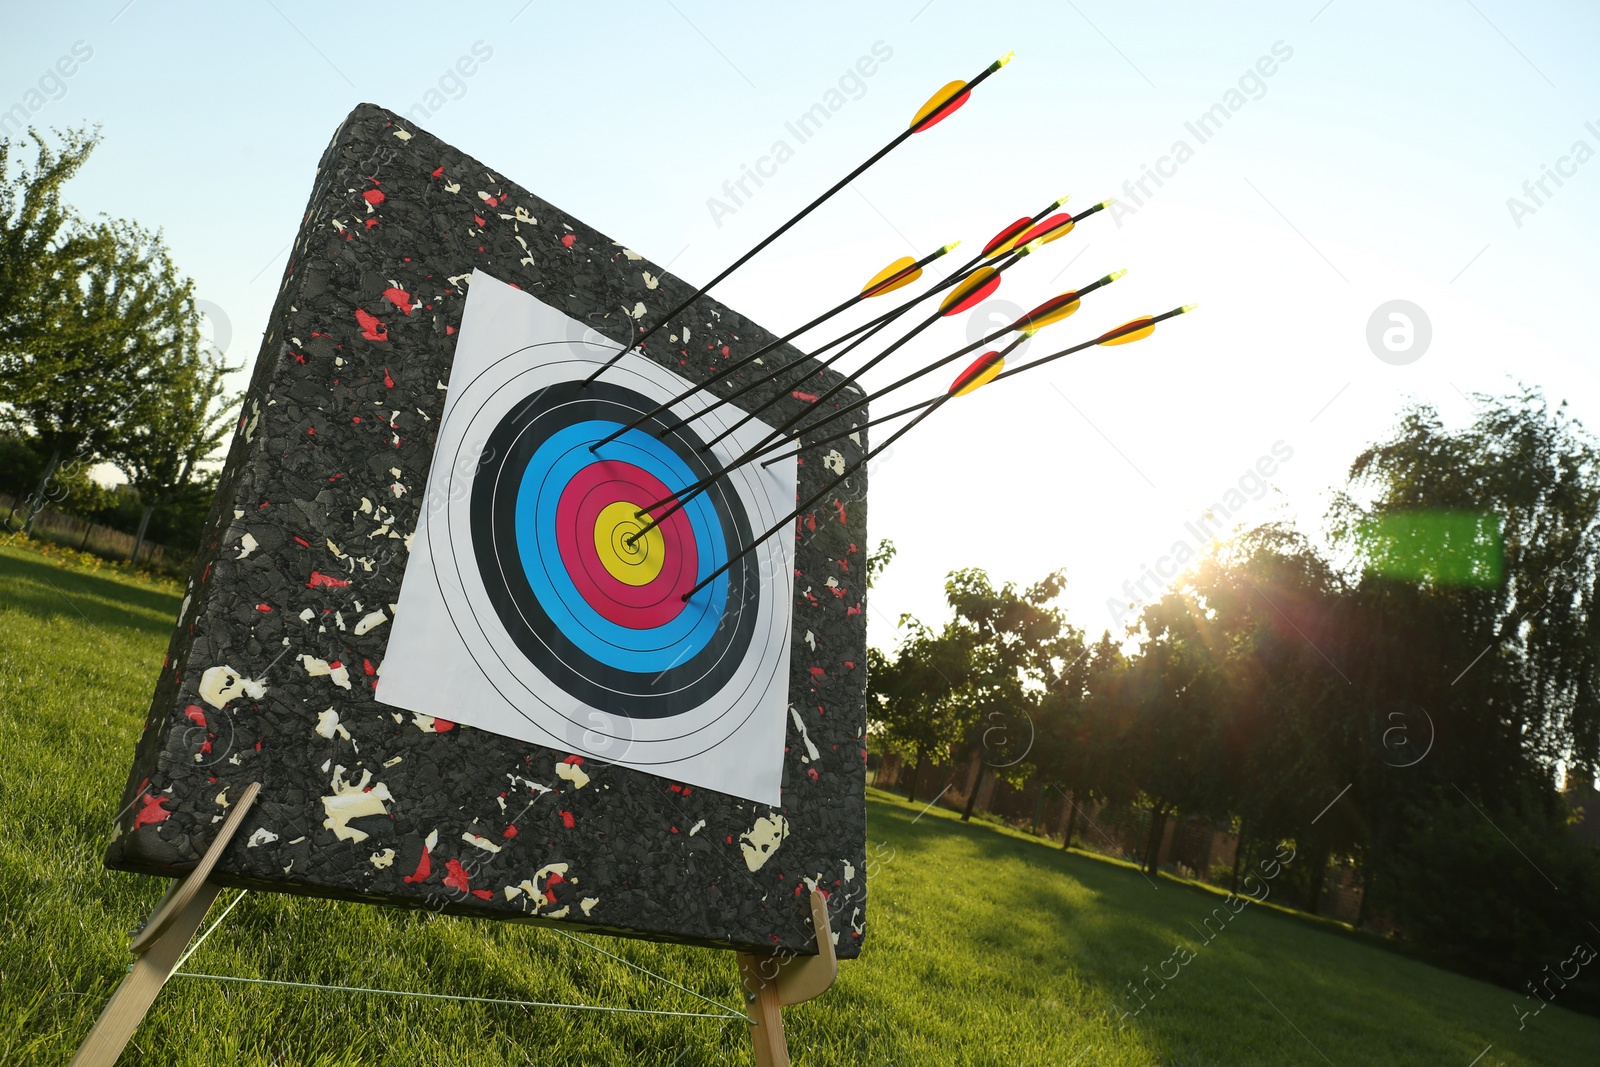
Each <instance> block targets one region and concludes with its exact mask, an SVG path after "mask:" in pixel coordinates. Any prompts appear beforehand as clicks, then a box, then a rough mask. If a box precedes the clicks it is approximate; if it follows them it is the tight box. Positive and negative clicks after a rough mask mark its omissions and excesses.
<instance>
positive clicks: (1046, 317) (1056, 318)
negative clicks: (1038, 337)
mask: <svg viewBox="0 0 1600 1067" xmlns="http://www.w3.org/2000/svg"><path fill="white" fill-rule="evenodd" d="M1078 305H1079V301H1077V300H1074V301H1073V302H1072V303H1070V304H1063V305H1061V306H1060V307H1058V308H1056V309H1055V310H1054V311H1050V312H1047V313H1045V314H1043V315H1039V316H1036V317H1034V318H1032V319H1029V320H1028V329H1030V330H1037V329H1039V328H1041V327H1044V326H1048V325H1050V324H1051V323H1052V322H1060V321H1061V320H1062V319H1064V318H1066V317H1067V316H1068V315H1071V314H1072V313H1073V312H1075V311H1077V310H1078Z"/></svg>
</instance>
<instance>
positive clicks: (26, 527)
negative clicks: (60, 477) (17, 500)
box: [22, 446, 61, 534]
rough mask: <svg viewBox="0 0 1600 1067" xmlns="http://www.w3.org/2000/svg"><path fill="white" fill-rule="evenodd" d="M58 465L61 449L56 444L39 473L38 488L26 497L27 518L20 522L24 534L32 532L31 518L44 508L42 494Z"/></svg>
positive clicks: (48, 485) (59, 464)
mask: <svg viewBox="0 0 1600 1067" xmlns="http://www.w3.org/2000/svg"><path fill="white" fill-rule="evenodd" d="M60 466H61V449H60V447H59V446H58V447H57V448H55V449H54V450H53V451H52V452H51V453H50V462H49V463H46V464H45V465H44V473H43V474H41V475H39V488H37V489H35V490H34V491H33V496H32V497H30V498H29V499H28V518H27V520H26V521H24V522H23V524H22V532H23V533H24V534H32V533H33V520H34V519H36V518H38V517H39V512H41V511H43V510H44V494H45V492H46V490H48V489H49V488H50V479H52V478H54V477H55V476H56V468H58V467H60Z"/></svg>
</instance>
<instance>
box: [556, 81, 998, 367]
mask: <svg viewBox="0 0 1600 1067" xmlns="http://www.w3.org/2000/svg"><path fill="white" fill-rule="evenodd" d="M1015 54H1016V53H1015V52H1007V53H1006V54H1005V55H1003V56H1001V57H1000V58H999V59H997V60H995V61H994V62H993V63H990V64H989V65H988V66H987V67H985V68H983V72H982V73H981V74H979V75H978V76H977V77H976V78H973V79H972V81H970V82H965V81H961V80H959V79H958V80H956V81H953V82H950V83H948V84H946V85H945V86H944V87H943V88H941V89H940V90H939V91H938V92H936V93H934V94H933V95H932V96H930V97H929V98H928V101H927V103H925V104H923V105H922V107H921V109H919V110H918V111H917V113H916V115H915V116H913V117H912V119H911V125H910V126H908V127H907V128H906V129H905V130H904V131H902V132H901V133H899V134H897V135H896V136H895V138H894V139H893V140H892V141H890V142H889V143H888V144H886V145H884V146H883V147H882V148H880V149H878V150H877V151H876V152H874V153H873V154H872V155H871V156H869V157H868V158H867V161H866V162H865V163H862V164H861V165H860V166H859V167H857V168H856V169H855V170H853V171H851V172H850V173H849V174H846V175H845V176H844V177H843V178H840V179H839V180H838V181H837V182H835V183H834V184H833V186H832V187H831V188H829V189H828V191H827V192H825V193H823V194H822V195H821V196H819V197H817V198H816V199H815V200H813V201H811V203H809V204H807V205H806V206H805V207H804V208H802V209H801V210H800V212H799V214H797V215H795V216H793V217H792V218H790V219H789V221H788V222H785V223H784V224H783V225H782V226H779V227H778V228H777V229H776V230H773V231H772V232H771V233H770V234H768V235H767V236H766V237H765V238H763V239H762V240H761V242H760V243H759V244H757V245H756V246H755V247H754V248H752V249H750V251H748V252H746V253H745V254H744V255H742V256H740V257H739V258H738V259H736V260H734V261H733V263H732V264H730V265H729V266H728V267H727V268H726V269H724V270H723V272H722V273H721V274H718V275H717V276H716V277H715V278H712V279H711V280H710V281H709V282H707V283H706V284H704V285H702V286H701V287H700V288H699V289H696V290H695V291H694V293H692V294H691V295H690V296H689V298H688V299H687V300H685V301H684V302H683V303H681V304H679V305H678V306H677V307H675V308H673V309H672V310H671V311H669V312H667V313H666V314H665V315H663V316H662V317H661V318H660V319H659V320H658V321H657V322H656V324H655V325H654V326H652V327H650V329H648V330H646V331H645V332H644V334H643V335H642V336H640V337H638V338H637V339H635V340H634V341H633V343H631V344H630V345H628V347H627V348H624V349H623V350H622V351H621V352H618V353H617V354H616V355H614V356H612V357H611V358H610V359H609V360H607V361H606V362H605V363H604V364H602V365H601V367H600V369H599V370H596V371H595V372H594V373H593V374H591V375H589V377H588V378H586V379H585V380H584V383H583V384H584V385H588V384H589V383H590V382H592V381H594V380H595V379H596V378H598V377H600V375H601V374H603V373H604V372H605V371H606V370H607V369H608V368H610V367H611V366H612V365H613V364H614V363H616V362H617V360H619V359H621V358H622V357H623V356H624V355H625V354H626V353H628V352H631V351H632V350H633V349H634V348H636V347H638V346H639V345H642V344H644V342H645V341H647V340H649V339H650V337H651V335H652V334H654V333H655V332H656V331H657V330H659V329H661V327H662V326H664V325H666V324H667V323H668V322H670V321H671V320H672V319H674V318H676V317H677V316H678V315H680V314H682V313H683V311H684V309H686V308H687V307H688V306H689V305H690V304H693V303H694V302H695V301H696V300H698V299H700V297H702V296H704V295H705V294H706V293H707V292H709V291H710V290H711V287H712V286H714V285H716V284H717V283H718V282H720V281H722V280H723V279H724V278H726V277H727V276H728V275H730V274H732V273H733V272H734V271H736V270H738V269H739V268H740V267H742V266H744V264H745V263H746V262H748V261H749V260H750V258H751V257H752V256H754V255H755V254H756V253H757V252H760V251H761V250H762V249H763V248H765V247H767V246H768V245H770V244H771V243H772V242H773V241H776V240H777V239H778V238H779V237H782V236H783V235H784V234H785V233H786V232H788V230H789V228H790V227H791V226H793V225H795V223H797V222H799V221H800V220H801V219H803V218H805V217H806V216H807V215H809V214H811V213H812V212H813V211H815V210H816V209H817V208H819V207H821V206H822V204H823V203H824V202H825V201H826V200H827V199H828V198H829V197H831V196H833V194H834V193H837V192H838V191H839V190H840V189H843V188H844V187H845V186H847V185H849V184H850V183H851V182H853V181H855V180H856V179H857V178H858V177H860V176H861V175H862V174H863V173H865V172H866V170H867V168H868V167H871V166H872V165H873V164H874V163H876V162H878V160H880V159H882V158H883V157H884V156H886V155H888V154H889V153H890V152H892V151H894V150H895V149H896V148H898V147H900V145H901V143H902V142H904V141H905V140H906V139H908V138H909V137H911V136H912V135H913V134H917V133H921V132H922V131H923V130H926V129H931V128H932V127H934V126H937V125H938V124H939V123H941V122H943V121H944V120H945V119H947V118H949V117H950V116H951V115H953V114H954V113H955V112H956V111H957V110H958V109H960V108H961V107H962V106H963V105H965V104H966V102H967V100H968V98H970V97H971V95H972V90H974V89H976V88H977V87H978V86H979V85H980V84H981V83H982V82H983V80H984V79H985V78H988V77H989V76H990V75H991V74H993V73H995V72H996V71H997V70H999V69H1000V68H1001V67H1003V66H1005V65H1006V64H1007V63H1010V62H1011V57H1012V56H1013V55H1015Z"/></svg>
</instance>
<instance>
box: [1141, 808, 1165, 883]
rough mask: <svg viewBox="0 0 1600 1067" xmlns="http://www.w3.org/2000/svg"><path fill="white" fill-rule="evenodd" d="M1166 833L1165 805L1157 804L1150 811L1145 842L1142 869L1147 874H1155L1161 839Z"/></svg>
mask: <svg viewBox="0 0 1600 1067" xmlns="http://www.w3.org/2000/svg"><path fill="white" fill-rule="evenodd" d="M1166 834H1167V806H1166V804H1165V803H1163V804H1158V805H1157V806H1156V809H1155V810H1154V811H1153V812H1151V813H1150V836H1149V838H1148V840H1147V841H1146V842H1145V851H1144V869H1145V871H1146V872H1147V873H1149V874H1155V873H1156V870H1157V868H1158V867H1159V866H1160V859H1161V839H1162V838H1164V837H1165V836H1166Z"/></svg>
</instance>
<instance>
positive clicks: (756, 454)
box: [629, 270, 1127, 544]
mask: <svg viewBox="0 0 1600 1067" xmlns="http://www.w3.org/2000/svg"><path fill="white" fill-rule="evenodd" d="M1126 273H1127V271H1121V270H1119V271H1114V272H1112V273H1111V274H1108V275H1106V276H1105V277H1103V278H1099V279H1097V280H1095V281H1093V282H1091V283H1089V284H1088V285H1086V286H1084V287H1083V288H1082V289H1073V290H1069V291H1068V292H1065V293H1061V294H1060V295H1058V296H1053V297H1051V298H1050V299H1049V300H1046V301H1045V302H1044V303H1042V304H1040V305H1039V306H1038V307H1036V308H1034V309H1033V310H1032V311H1030V312H1028V313H1027V314H1025V315H1023V316H1022V317H1021V318H1019V319H1017V321H1016V322H1013V323H1012V324H1011V325H1009V326H1004V327H1001V328H1000V329H998V330H996V331H995V332H994V333H992V334H990V335H989V336H987V337H983V338H980V339H978V340H977V341H974V342H973V343H972V344H970V345H967V346H966V347H965V348H961V349H958V350H956V351H955V352H952V353H951V354H950V355H948V356H944V357H942V358H940V359H937V360H935V361H934V362H932V363H930V364H928V365H927V366H925V367H922V368H920V369H919V370H916V371H914V372H912V373H911V374H908V375H906V376H905V377H904V378H901V379H900V380H899V381H897V382H895V383H894V384H893V385H889V386H885V387H884V388H882V389H880V390H878V391H877V392H876V393H873V394H870V395H868V396H864V397H862V398H861V399H859V400H856V401H854V402H852V403H851V404H849V405H847V406H846V407H843V408H840V409H839V410H838V411H834V412H830V413H829V414H828V415H827V416H826V417H824V418H822V419H819V420H817V421H816V422H814V423H812V424H811V425H809V426H805V427H801V428H800V429H799V430H796V431H795V432H794V433H793V434H792V435H791V436H790V438H789V440H795V439H797V438H798V437H799V436H800V435H801V434H805V433H810V432H811V431H813V430H816V429H818V428H819V427H822V426H825V425H827V424H828V423H830V422H833V421H834V420H836V419H840V418H843V417H844V416H845V415H848V414H850V412H852V411H855V410H857V409H858V408H860V407H862V406H863V405H865V404H867V403H869V402H870V401H873V400H876V399H879V398H880V397H883V396H885V395H886V394H888V393H891V392H893V391H894V390H896V389H898V388H900V387H901V386H903V385H907V384H909V383H910V382H912V381H914V380H916V379H917V378H920V377H922V376H923V375H926V374H929V373H932V372H933V371H935V370H938V369H939V368H940V367H943V366H944V365H945V364H947V363H951V362H953V361H955V360H957V359H960V358H961V357H962V356H964V355H966V354H967V353H968V352H971V351H972V350H973V349H975V348H979V347H981V346H983V345H986V344H988V343H989V342H991V341H993V340H995V339H996V338H999V337H1003V336H1005V335H1006V334H1008V333H1011V332H1012V331H1017V333H1018V336H1017V339H1016V340H1014V341H1012V342H1011V344H1009V345H1007V346H1006V347H1005V348H1004V349H1003V350H1002V351H1001V356H1002V357H1003V356H1007V355H1010V353H1011V352H1012V350H1013V349H1015V348H1016V347H1017V346H1018V345H1020V344H1021V343H1022V342H1023V341H1026V340H1027V339H1028V338H1030V337H1032V336H1033V335H1034V334H1036V333H1038V332H1039V331H1040V330H1042V329H1044V328H1045V327H1046V326H1049V325H1051V324H1053V323H1056V322H1060V321H1061V320H1062V319H1065V318H1067V317H1068V316H1069V315H1071V314H1072V313H1073V312H1075V311H1077V310H1078V306H1079V302H1080V301H1081V300H1082V299H1083V297H1085V296H1087V295H1088V294H1089V293H1092V292H1094V291H1095V290H1096V289H1099V288H1101V287H1102V286H1106V285H1110V284H1111V283H1112V282H1114V281H1116V280H1117V279H1118V278H1120V277H1122V276H1123V275H1124V274H1126ZM1098 343H1099V341H1098V340H1096V341H1091V342H1089V344H1091V345H1093V344H1098ZM921 406H922V405H921V404H917V405H913V407H912V408H908V409H907V410H908V411H909V410H915V409H916V408H920V407H921ZM903 414H905V412H903V411H902V412H896V414H895V415H886V416H884V417H883V418H880V419H877V420H874V421H876V422H884V421H887V420H888V419H892V418H895V417H896V415H903ZM868 425H869V426H870V425H872V423H868ZM854 432H855V431H854V430H847V431H845V432H844V433H842V434H835V435H834V436H832V437H827V438H824V439H823V440H825V441H832V440H836V439H837V438H839V437H848V436H849V435H850V434H851V433H854ZM771 440H772V438H770V437H769V438H767V439H766V440H764V441H762V442H761V443H760V444H757V445H756V446H755V447H753V448H750V449H748V450H746V451H745V453H744V454H743V455H741V456H739V457H737V458H736V459H734V460H733V461H732V462H730V463H728V464H727V465H726V466H724V467H723V468H722V469H721V470H718V471H715V472H713V473H711V474H708V475H706V476H705V477H704V478H701V479H700V480H699V481H697V482H693V483H691V484H690V485H686V486H683V487H681V488H679V489H677V490H674V491H673V492H672V493H670V494H668V495H667V496H664V497H662V498H661V499H660V500H657V501H655V502H653V503H651V504H648V505H646V506H645V507H642V508H640V509H639V510H638V511H637V512H635V515H636V517H638V518H640V519H646V520H647V521H646V523H645V525H644V526H643V527H641V528H640V529H639V530H637V531H635V533H634V537H640V536H643V535H644V534H646V533H648V532H649V531H650V530H652V529H654V528H655V527H656V526H658V525H659V524H661V523H662V522H665V521H666V520H667V519H668V518H669V517H671V515H672V514H673V513H674V512H676V511H678V510H679V509H680V508H682V507H683V506H684V505H686V504H688V502H689V501H690V500H692V499H693V498H694V497H695V496H697V495H699V494H700V493H701V492H703V491H705V490H706V489H707V488H708V487H710V485H711V484H712V483H713V482H715V481H716V480H717V479H718V478H721V477H723V476H724V475H726V474H727V473H728V472H729V471H732V470H736V469H737V468H739V467H742V466H744V465H745V464H746V463H749V462H751V461H752V460H756V459H760V458H761V457H762V456H763V455H766V454H767V453H768V452H771V451H772V448H770V447H768V444H769V442H770V441H771ZM818 443H820V442H816V441H813V442H812V444H813V445H815V444H818ZM774 447H776V446H774ZM809 447H811V446H810V445H802V446H799V447H797V448H795V449H794V450H793V451H790V452H785V453H783V454H782V455H779V456H774V457H773V458H772V459H769V460H767V461H766V462H765V463H763V464H762V465H763V466H769V467H770V466H771V465H772V464H773V463H775V462H777V461H778V460H780V459H784V458H786V457H788V456H794V455H799V454H800V452H801V451H803V450H804V449H805V448H809ZM674 501H676V503H674ZM668 504H671V507H668V508H667V509H666V510H665V511H663V512H661V513H660V514H655V509H656V508H659V507H663V506H665V505H668ZM652 516H653V517H652ZM629 543H630V544H631V543H632V541H631V540H630V541H629Z"/></svg>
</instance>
